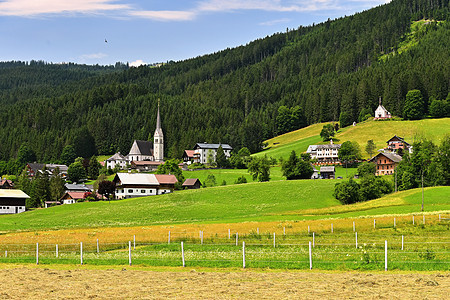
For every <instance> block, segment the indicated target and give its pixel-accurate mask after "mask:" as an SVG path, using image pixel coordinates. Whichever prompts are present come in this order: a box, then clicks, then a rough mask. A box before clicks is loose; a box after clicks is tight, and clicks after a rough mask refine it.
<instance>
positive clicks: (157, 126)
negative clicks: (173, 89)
mask: <svg viewBox="0 0 450 300" xmlns="http://www.w3.org/2000/svg"><path fill="white" fill-rule="evenodd" d="M156 129H161V117H160V116H159V99H158V114H157V116H156Z"/></svg>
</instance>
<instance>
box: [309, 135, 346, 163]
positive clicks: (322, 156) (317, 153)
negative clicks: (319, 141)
mask: <svg viewBox="0 0 450 300" xmlns="http://www.w3.org/2000/svg"><path fill="white" fill-rule="evenodd" d="M340 148H341V144H333V140H331V141H330V144H325V145H309V146H308V150H306V153H308V154H309V155H311V159H317V162H319V163H322V162H324V163H334V162H338V161H339V156H338V153H339V149H340Z"/></svg>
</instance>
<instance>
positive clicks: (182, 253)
mask: <svg viewBox="0 0 450 300" xmlns="http://www.w3.org/2000/svg"><path fill="white" fill-rule="evenodd" d="M181 259H182V261H183V267H185V266H186V263H185V260H184V244H183V242H181Z"/></svg>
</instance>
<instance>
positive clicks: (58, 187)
mask: <svg viewBox="0 0 450 300" xmlns="http://www.w3.org/2000/svg"><path fill="white" fill-rule="evenodd" d="M65 190H66V188H65V181H64V179H63V178H62V177H61V175H60V174H59V168H56V169H55V172H54V175H53V176H51V177H50V179H49V191H50V198H51V199H52V200H53V201H58V200H59V199H61V197H62V196H63V195H64V192H65Z"/></svg>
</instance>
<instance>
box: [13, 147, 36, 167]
mask: <svg viewBox="0 0 450 300" xmlns="http://www.w3.org/2000/svg"><path fill="white" fill-rule="evenodd" d="M17 161H18V163H19V164H21V165H22V166H23V165H25V164H26V163H30V162H34V161H36V154H34V151H33V150H32V149H31V147H30V145H29V144H28V143H26V142H25V143H22V145H20V148H19V151H18V152H17Z"/></svg>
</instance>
